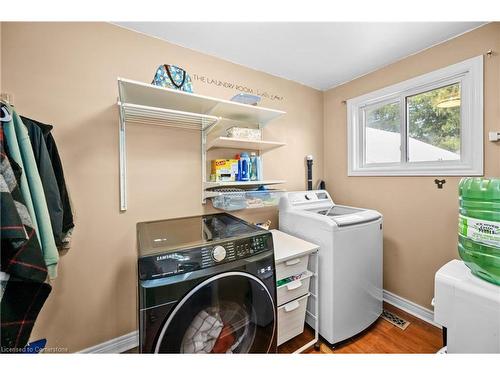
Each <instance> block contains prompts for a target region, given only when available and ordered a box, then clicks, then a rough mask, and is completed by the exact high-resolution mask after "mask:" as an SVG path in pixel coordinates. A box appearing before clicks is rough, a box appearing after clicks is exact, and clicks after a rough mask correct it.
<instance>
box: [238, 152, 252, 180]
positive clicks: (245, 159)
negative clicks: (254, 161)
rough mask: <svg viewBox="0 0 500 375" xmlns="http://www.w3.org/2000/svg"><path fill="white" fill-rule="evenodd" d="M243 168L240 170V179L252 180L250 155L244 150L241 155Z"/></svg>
mask: <svg viewBox="0 0 500 375" xmlns="http://www.w3.org/2000/svg"><path fill="white" fill-rule="evenodd" d="M240 162H241V170H240V181H249V180H250V156H248V153H246V152H242V153H241V155H240Z"/></svg>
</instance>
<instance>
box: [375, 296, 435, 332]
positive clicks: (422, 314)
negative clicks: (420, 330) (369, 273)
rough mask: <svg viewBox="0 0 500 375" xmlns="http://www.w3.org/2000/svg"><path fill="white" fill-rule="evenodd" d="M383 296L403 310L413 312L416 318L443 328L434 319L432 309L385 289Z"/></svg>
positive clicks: (386, 300) (389, 302) (385, 299)
mask: <svg viewBox="0 0 500 375" xmlns="http://www.w3.org/2000/svg"><path fill="white" fill-rule="evenodd" d="M383 298H384V301H385V302H387V303H388V304H390V305H393V306H395V307H397V308H398V309H401V310H403V311H406V312H407V313H408V314H411V315H413V316H414V317H416V318H419V319H421V320H423V321H425V322H427V323H429V324H432V325H433V326H436V327H438V328H441V326H440V325H439V324H437V323H436V322H435V321H434V312H433V311H432V310H429V309H427V308H425V307H423V306H420V305H417V304H416V303H414V302H411V301H408V300H407V299H406V298H403V297H400V296H398V295H396V294H394V293H391V292H389V291H387V290H385V289H384V294H383Z"/></svg>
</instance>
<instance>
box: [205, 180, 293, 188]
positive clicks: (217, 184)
mask: <svg viewBox="0 0 500 375" xmlns="http://www.w3.org/2000/svg"><path fill="white" fill-rule="evenodd" d="M285 182H286V181H285V180H263V181H218V182H213V181H206V182H205V183H204V184H203V188H204V189H212V188H217V187H230V186H231V187H246V186H264V185H278V184H284V183H285Z"/></svg>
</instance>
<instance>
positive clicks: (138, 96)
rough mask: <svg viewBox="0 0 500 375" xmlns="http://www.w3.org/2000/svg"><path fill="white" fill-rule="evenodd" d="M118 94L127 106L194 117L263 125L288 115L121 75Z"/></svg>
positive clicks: (154, 114)
mask: <svg viewBox="0 0 500 375" xmlns="http://www.w3.org/2000/svg"><path fill="white" fill-rule="evenodd" d="M118 93H119V95H120V102H121V103H123V104H125V105H129V104H133V105H136V106H141V107H143V108H144V107H149V108H152V109H154V110H155V111H158V110H160V111H161V110H167V111H180V112H184V113H191V114H193V115H194V116H199V115H209V116H214V117H219V118H226V119H229V120H235V121H243V122H247V123H253V124H260V125H261V126H263V125H265V124H266V123H268V122H269V121H271V120H274V119H276V118H278V117H280V116H282V115H284V114H285V112H283V111H279V110H276V109H270V108H265V107H259V106H253V105H248V104H242V103H237V102H232V101H230V100H224V99H218V98H213V97H210V96H204V95H198V94H192V93H188V92H184V91H180V90H173V89H167V88H163V87H158V86H155V85H150V84H147V83H143V82H137V81H132V80H129V79H124V78H118ZM145 114H146V115H147V114H148V113H145ZM151 117H152V118H156V113H155V112H151Z"/></svg>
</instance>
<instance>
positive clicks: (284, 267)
mask: <svg viewBox="0 0 500 375" xmlns="http://www.w3.org/2000/svg"><path fill="white" fill-rule="evenodd" d="M308 262H309V254H307V255H303V256H299V257H296V258H292V259H289V260H287V261H285V262H282V263H279V264H277V265H276V280H281V279H284V278H287V277H290V276H293V275H299V274H301V273H303V272H305V271H306V270H307V264H308Z"/></svg>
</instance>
